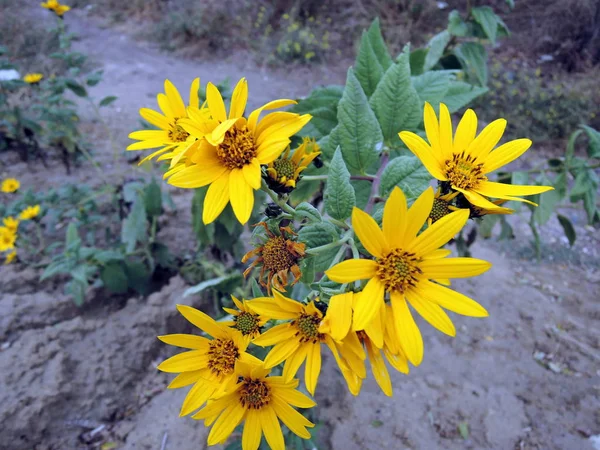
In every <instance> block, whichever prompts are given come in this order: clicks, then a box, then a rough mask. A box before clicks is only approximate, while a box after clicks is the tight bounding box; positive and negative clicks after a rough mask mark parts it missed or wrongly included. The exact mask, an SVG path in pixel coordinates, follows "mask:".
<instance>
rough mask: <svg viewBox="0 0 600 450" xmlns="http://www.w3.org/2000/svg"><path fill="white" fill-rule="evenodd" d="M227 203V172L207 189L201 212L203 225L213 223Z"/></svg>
mask: <svg viewBox="0 0 600 450" xmlns="http://www.w3.org/2000/svg"><path fill="white" fill-rule="evenodd" d="M227 203H229V171H226V172H224V173H223V175H221V176H220V177H219V178H217V179H216V180H215V181H213V182H212V183H211V185H210V187H209V188H208V192H207V193H206V198H205V199H204V209H203V210H202V221H203V222H204V224H205V225H208V224H209V223H212V222H214V220H215V219H216V218H217V217H219V214H221V213H222V212H223V210H224V209H225V206H227Z"/></svg>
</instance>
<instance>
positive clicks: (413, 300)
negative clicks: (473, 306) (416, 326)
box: [405, 290, 456, 336]
mask: <svg viewBox="0 0 600 450" xmlns="http://www.w3.org/2000/svg"><path fill="white" fill-rule="evenodd" d="M405 295H406V299H407V300H408V302H409V303H410V304H411V306H412V307H413V308H415V309H416V310H417V312H418V313H419V314H420V315H421V317H423V319H425V320H426V321H427V322H429V323H430V324H431V325H432V326H433V327H435V328H437V329H438V330H440V331H441V332H442V333H445V334H447V335H448V336H456V329H455V328H454V324H453V323H452V321H451V320H450V317H448V314H446V313H445V312H444V310H443V309H442V308H440V307H439V306H438V305H437V304H435V303H433V302H430V301H428V300H425V299H423V298H421V297H420V296H419V294H417V293H416V292H414V291H410V290H409V291H407V292H406V293H405Z"/></svg>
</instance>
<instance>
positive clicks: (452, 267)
mask: <svg viewBox="0 0 600 450" xmlns="http://www.w3.org/2000/svg"><path fill="white" fill-rule="evenodd" d="M490 267H492V264H491V263H489V262H487V261H484V260H482V259H476V258H445V259H428V260H425V261H422V262H420V263H419V269H421V270H422V271H423V277H425V278H427V279H432V278H467V277H474V276H477V275H481V274H482V273H484V272H487V271H488V270H489V268H490Z"/></svg>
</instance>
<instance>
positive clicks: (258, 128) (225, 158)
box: [165, 78, 311, 224]
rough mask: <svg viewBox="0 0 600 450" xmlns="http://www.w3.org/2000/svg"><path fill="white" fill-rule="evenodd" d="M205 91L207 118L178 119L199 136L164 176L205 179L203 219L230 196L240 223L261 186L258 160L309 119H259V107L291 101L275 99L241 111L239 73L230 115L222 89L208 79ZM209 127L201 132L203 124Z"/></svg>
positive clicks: (243, 89) (267, 158) (178, 182)
mask: <svg viewBox="0 0 600 450" xmlns="http://www.w3.org/2000/svg"><path fill="white" fill-rule="evenodd" d="M206 97H207V103H208V108H209V111H210V115H211V119H210V120H204V121H203V120H201V118H199V117H190V118H188V119H182V120H181V125H182V127H183V128H184V129H185V130H186V131H187V132H188V133H190V134H191V135H193V136H195V137H197V138H198V139H200V140H201V142H200V143H199V144H198V145H197V146H196V148H194V149H193V151H192V150H190V151H189V152H188V155H186V158H185V162H184V163H181V164H177V165H175V166H174V167H173V168H172V169H171V170H170V171H169V172H167V173H166V174H165V176H167V177H170V178H169V180H168V183H169V184H172V185H173V186H177V187H182V188H198V187H202V186H206V185H210V187H209V188H208V192H207V193H206V198H205V200H204V210H203V212H202V220H203V221H204V223H205V224H209V223H211V222H213V221H214V220H215V219H216V218H217V217H218V216H219V214H221V212H222V211H223V209H224V208H225V206H226V205H227V204H228V203H229V202H230V201H231V206H232V208H233V212H234V213H235V216H236V217H237V219H238V220H239V221H240V223H242V224H245V223H246V222H247V221H248V219H249V218H250V214H251V213H252V208H253V206H254V190H256V189H259V188H260V186H261V168H260V166H261V164H269V163H271V162H273V161H274V160H275V159H277V157H278V156H279V155H280V154H281V153H282V152H283V150H285V148H286V147H287V146H288V145H289V143H290V136H292V135H294V134H296V133H297V132H298V131H300V130H301V129H302V127H303V126H304V125H306V123H308V121H309V120H310V119H311V116H310V115H308V114H305V115H303V116H300V115H298V114H295V113H290V112H275V113H271V114H268V115H266V116H265V117H264V118H263V119H262V120H260V121H259V116H260V114H261V113H262V111H263V110H270V109H276V108H281V107H283V106H287V105H291V104H294V103H296V102H295V101H293V100H275V101H272V102H269V103H267V104H266V105H264V106H262V107H260V108H258V109H257V110H255V111H253V112H252V113H251V114H250V115H249V116H248V119H246V118H245V117H244V110H245V109H246V101H247V99H248V83H247V81H246V79H245V78H242V79H241V80H240V81H239V82H238V84H237V86H236V87H235V89H234V91H233V94H232V98H231V106H230V109H229V115H227V111H226V109H225V103H224V102H223V98H222V97H221V93H220V92H219V90H218V89H217V87H216V86H215V85H213V84H212V83H208V85H207V86H206ZM207 127H208V128H209V129H210V132H208V133H207V132H206V128H207Z"/></svg>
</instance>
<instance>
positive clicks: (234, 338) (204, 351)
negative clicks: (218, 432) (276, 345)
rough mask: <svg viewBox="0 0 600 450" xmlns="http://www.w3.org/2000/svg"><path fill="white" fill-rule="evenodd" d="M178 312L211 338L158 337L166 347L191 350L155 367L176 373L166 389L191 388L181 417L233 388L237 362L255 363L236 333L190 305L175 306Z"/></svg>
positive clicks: (175, 335) (245, 342)
mask: <svg viewBox="0 0 600 450" xmlns="http://www.w3.org/2000/svg"><path fill="white" fill-rule="evenodd" d="M177 310H178V311H179V312H180V313H181V314H182V315H183V317H185V318H186V319H187V320H188V321H189V322H190V323H192V324H193V325H195V326H196V327H198V328H200V329H201V330H202V331H204V332H206V333H207V334H209V335H211V336H212V337H213V339H207V338H205V337H202V336H196V335H192V334H168V335H165V336H159V337H158V338H159V339H160V340H161V341H163V342H164V343H165V344H169V345H174V346H177V347H183V348H187V349H190V351H187V352H184V353H179V354H178V355H175V356H173V357H171V358H169V359H167V360H165V361H163V362H162V363H161V364H160V365H159V366H158V370H162V371H163V372H168V373H178V374H179V375H177V377H175V378H174V379H173V381H172V382H171V384H169V386H168V387H169V389H176V388H180V387H184V386H189V385H190V384H193V385H194V386H193V387H192V388H191V389H190V391H189V392H188V394H187V396H186V397H185V400H184V401H183V405H182V406H181V411H180V415H181V416H185V415H187V414H189V413H191V412H193V411H195V410H197V409H198V408H200V407H201V406H202V405H203V404H204V403H205V402H206V401H207V400H208V399H210V398H212V397H214V396H216V395H219V394H221V393H223V392H225V391H227V390H228V389H231V388H233V386H235V383H236V382H237V375H235V373H234V368H235V363H236V361H239V360H242V361H246V362H253V361H258V360H257V359H256V358H255V357H254V356H252V355H250V354H249V353H246V348H247V346H248V341H247V340H246V339H244V337H243V336H242V333H240V332H239V331H237V330H234V329H233V328H229V327H228V326H227V325H224V324H221V323H217V322H215V320H213V319H212V318H211V317H209V316H207V315H206V314H204V313H203V312H202V311H198V310H197V309H194V308H192V307H190V306H185V305H177Z"/></svg>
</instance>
